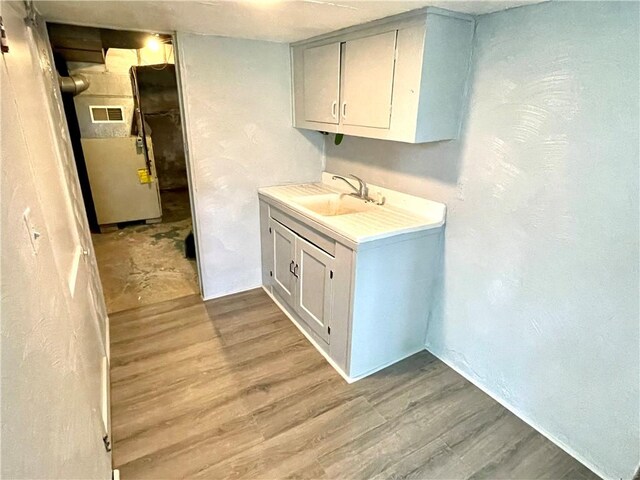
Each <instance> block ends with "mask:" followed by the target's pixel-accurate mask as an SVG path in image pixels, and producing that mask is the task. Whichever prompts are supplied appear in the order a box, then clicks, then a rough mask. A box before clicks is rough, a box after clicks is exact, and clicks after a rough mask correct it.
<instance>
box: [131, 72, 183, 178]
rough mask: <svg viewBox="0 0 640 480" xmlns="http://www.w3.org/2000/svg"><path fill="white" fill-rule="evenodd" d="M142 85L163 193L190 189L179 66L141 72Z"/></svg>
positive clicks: (146, 114) (141, 95)
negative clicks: (183, 129) (180, 95)
mask: <svg viewBox="0 0 640 480" xmlns="http://www.w3.org/2000/svg"><path fill="white" fill-rule="evenodd" d="M138 84H139V87H140V98H141V104H142V111H143V112H144V118H145V120H146V122H147V123H148V124H149V126H150V127H151V138H152V140H153V155H154V158H155V162H156V174H157V175H158V180H159V181H160V190H169V189H175V188H187V186H188V182H187V166H186V163H185V155H184V144H183V135H182V121H181V119H180V101H179V98H178V84H177V80H176V71H175V67H174V65H167V66H165V67H164V68H162V69H158V67H141V68H140V69H139V70H138Z"/></svg>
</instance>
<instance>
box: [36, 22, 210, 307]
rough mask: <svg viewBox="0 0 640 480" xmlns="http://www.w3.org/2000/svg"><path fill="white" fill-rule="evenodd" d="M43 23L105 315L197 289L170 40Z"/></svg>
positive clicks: (170, 37)
mask: <svg viewBox="0 0 640 480" xmlns="http://www.w3.org/2000/svg"><path fill="white" fill-rule="evenodd" d="M47 29H48V33H49V40H50V42H51V48H52V51H53V54H54V59H55V63H56V68H57V70H58V74H59V75H60V88H61V91H62V97H63V105H64V109H65V115H66V119H67V124H68V126H69V133H70V136H71V144H72V147H73V151H74V157H75V161H76V166H77V171H78V178H79V181H80V186H81V190H82V194H83V200H84V204H85V208H86V211H87V218H88V221H89V226H90V228H91V231H92V240H93V246H94V250H95V254H96V258H97V261H98V269H99V272H100V278H101V281H102V285H103V290H104V295H105V302H106V305H107V310H108V312H109V313H113V312H117V311H122V310H128V309H130V308H135V307H139V306H142V305H149V304H153V303H157V302H161V301H165V300H170V299H174V298H179V297H183V296H186V295H191V294H197V293H200V287H199V285H198V265H197V259H196V253H195V252H196V248H195V237H194V232H193V221H192V218H193V215H192V209H191V205H192V202H191V198H190V190H189V181H188V172H187V168H188V166H187V158H186V153H185V146H184V137H183V116H182V112H181V105H180V93H179V88H178V81H177V75H176V64H175V51H174V45H173V38H172V36H171V35H164V34H154V33H146V32H137V31H123V30H112V29H104V28H93V27H81V26H74V25H64V24H57V23H50V24H48V25H47Z"/></svg>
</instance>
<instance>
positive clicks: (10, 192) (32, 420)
mask: <svg viewBox="0 0 640 480" xmlns="http://www.w3.org/2000/svg"><path fill="white" fill-rule="evenodd" d="M0 8H1V15H2V17H3V20H4V25H5V27H6V30H7V34H8V37H9V45H10V52H9V53H8V54H5V55H3V56H2V65H1V66H0V70H1V72H0V75H1V77H0V78H1V84H2V156H1V159H2V164H1V169H2V201H1V206H2V208H1V212H2V220H1V223H2V241H1V243H2V246H1V255H2V279H1V284H2V285H1V291H2V298H1V302H2V303H1V308H2V336H1V340H2V406H1V409H2V446H1V449H2V465H1V476H2V477H3V478H12V479H14V478H29V479H32V478H103V479H107V478H111V455H110V454H108V453H107V452H106V451H105V449H104V446H103V445H102V435H103V434H104V425H103V423H102V417H101V400H102V396H101V388H102V375H101V368H102V361H103V356H104V354H105V335H106V330H105V329H106V313H105V308H104V303H103V301H102V290H101V287H100V283H99V279H98V275H97V269H96V266H95V259H94V257H93V255H89V256H84V255H82V254H81V251H82V248H87V247H88V248H89V249H90V245H91V243H90V242H91V240H90V236H89V231H88V227H87V224H86V219H85V217H84V214H83V207H82V201H81V199H80V196H79V195H80V193H79V186H78V184H77V180H76V176H75V171H74V170H73V169H74V166H73V158H72V157H71V156H70V155H71V153H70V152H71V147H70V145H69V143H68V141H67V140H68V134H67V130H66V124H65V122H64V120H63V117H62V114H61V109H62V107H61V103H60V98H59V96H58V92H57V87H55V84H54V83H53V81H54V77H53V76H52V66H51V60H50V58H49V56H48V51H47V45H46V43H45V42H44V41H43V35H46V31H45V30H44V28H43V26H42V25H40V26H39V28H38V30H36V32H35V34H33V36H32V33H31V31H30V29H28V28H27V27H26V26H25V23H24V16H25V12H24V8H23V4H22V2H2V3H1V4H0ZM27 208H28V209H30V212H31V214H30V222H29V223H30V224H31V225H32V227H33V228H34V229H35V230H37V231H38V232H39V233H40V235H41V236H40V237H39V238H38V240H36V241H35V242H34V245H35V248H34V247H32V242H31V238H30V237H31V236H30V231H29V229H28V228H27V227H26V225H25V220H24V218H23V212H24V211H25V210H26V209H27Z"/></svg>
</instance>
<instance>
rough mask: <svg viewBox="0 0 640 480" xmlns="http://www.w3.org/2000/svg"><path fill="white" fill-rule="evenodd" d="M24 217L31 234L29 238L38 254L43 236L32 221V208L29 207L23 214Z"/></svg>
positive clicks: (35, 252)
mask: <svg viewBox="0 0 640 480" xmlns="http://www.w3.org/2000/svg"><path fill="white" fill-rule="evenodd" d="M22 218H23V219H24V226H25V228H26V229H27V235H29V240H30V241H31V249H32V250H33V253H34V254H35V255H37V254H38V250H40V239H41V238H42V234H41V233H40V232H39V231H38V230H37V229H36V227H35V226H34V225H33V222H32V221H31V209H30V208H29V207H27V208H26V209H25V211H24V213H23V214H22Z"/></svg>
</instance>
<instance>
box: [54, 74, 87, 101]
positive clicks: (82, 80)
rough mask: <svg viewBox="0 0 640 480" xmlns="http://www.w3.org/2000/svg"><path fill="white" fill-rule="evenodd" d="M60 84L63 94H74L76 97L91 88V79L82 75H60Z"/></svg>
mask: <svg viewBox="0 0 640 480" xmlns="http://www.w3.org/2000/svg"><path fill="white" fill-rule="evenodd" d="M58 83H59V84H60V90H61V91H62V93H72V94H73V96H74V97H75V96H76V95H78V94H79V93H81V92H84V91H85V90H86V89H87V88H89V79H88V78H87V77H83V76H82V75H70V76H68V77H61V76H60V75H58Z"/></svg>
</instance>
